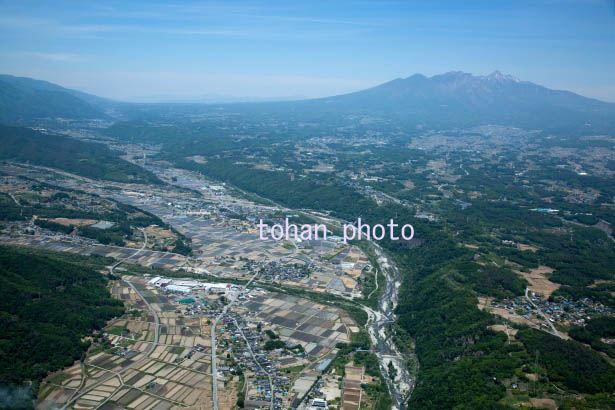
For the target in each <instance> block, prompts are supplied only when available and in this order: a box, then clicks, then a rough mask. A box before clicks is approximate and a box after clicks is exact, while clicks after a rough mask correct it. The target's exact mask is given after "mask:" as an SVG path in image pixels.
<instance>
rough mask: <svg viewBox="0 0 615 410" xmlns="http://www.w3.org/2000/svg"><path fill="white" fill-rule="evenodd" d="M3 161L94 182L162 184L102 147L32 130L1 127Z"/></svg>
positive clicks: (0, 156) (0, 139)
mask: <svg viewBox="0 0 615 410" xmlns="http://www.w3.org/2000/svg"><path fill="white" fill-rule="evenodd" d="M0 159H4V160H14V161H20V162H30V163H32V164H35V165H43V166H47V167H52V168H58V169H61V170H63V171H68V172H71V173H74V174H77V175H81V176H84V177H88V178H94V179H107V180H110V181H118V182H135V183H160V180H159V179H158V178H156V177H155V176H154V175H153V174H152V173H150V172H148V171H146V170H144V169H143V168H140V167H138V166H136V165H133V164H131V163H130V162H128V161H125V160H123V159H121V158H120V157H119V155H118V154H117V153H115V152H113V151H111V150H110V149H108V148H107V147H105V146H104V145H102V144H95V143H91V142H85V141H78V140H75V139H73V138H69V137H67V136H63V135H48V134H43V133H41V132H38V131H34V130H31V129H29V128H19V127H9V126H3V125H0Z"/></svg>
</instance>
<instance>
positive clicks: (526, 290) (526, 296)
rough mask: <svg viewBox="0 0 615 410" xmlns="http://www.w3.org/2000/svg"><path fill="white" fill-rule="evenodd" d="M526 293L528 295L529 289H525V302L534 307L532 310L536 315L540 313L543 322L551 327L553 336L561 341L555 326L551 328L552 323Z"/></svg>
mask: <svg viewBox="0 0 615 410" xmlns="http://www.w3.org/2000/svg"><path fill="white" fill-rule="evenodd" d="M528 293H529V288H525V298H526V299H527V301H528V302H530V303H531V304H532V306H534V308H535V309H536V310H537V311H538V313H540V316H542V318H543V319H544V320H545V322H547V323H548V324H549V326H551V330H553V334H554V335H555V336H557V337H559V338H560V339H563V337H562V335H561V334H560V333H559V332H558V331H557V329H556V328H555V326H553V322H551V321H550V320H549V318H548V317H547V315H545V314H544V312H543V311H542V310H540V308H539V307H538V306H536V304H535V303H534V301H533V300H532V298H531V297H530V295H529V294H528Z"/></svg>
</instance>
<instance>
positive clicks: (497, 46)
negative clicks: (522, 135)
mask: <svg viewBox="0 0 615 410" xmlns="http://www.w3.org/2000/svg"><path fill="white" fill-rule="evenodd" d="M613 10H615V8H614V6H613V2H612V1H608V0H563V1H555V0H552V1H547V0H545V1H539V2H530V1H525V2H520V3H515V4H514V5H513V4H512V3H505V2H502V3H493V2H487V1H470V2H465V3H463V4H458V3H457V2H452V1H451V2H444V3H442V4H437V5H436V4H432V3H431V2H423V1H418V2H417V1H415V2H395V1H392V2H384V3H383V2H370V1H361V2H335V3H331V2H313V3H310V4H303V3H293V2H268V3H267V4H266V5H265V4H262V3H258V2H251V1H239V2H233V3H228V2H194V1H189V2H181V3H177V4H172V3H167V2H164V1H156V2H132V3H130V4H123V3H121V2H108V3H105V4H88V5H84V4H83V3H81V2H75V1H59V2H54V3H53V4H49V3H46V2H40V1H23V2H19V3H13V2H2V3H0V11H1V12H2V17H0V33H2V36H3V38H4V39H5V41H3V43H2V44H1V45H0V56H2V58H1V59H0V72H3V73H7V74H12V75H17V76H25V77H32V78H36V79H41V80H46V81H50V82H53V83H56V84H60V85H62V86H65V87H68V88H74V89H77V90H81V91H85V92H89V93H92V94H95V95H99V96H101V97H107V98H112V99H116V100H122V101H131V100H133V101H134V100H148V99H150V100H151V98H152V97H155V96H165V98H167V99H171V100H191V99H199V98H203V97H205V98H208V96H223V97H224V98H234V99H245V98H248V99H265V100H272V99H296V98H298V97H301V98H315V97H326V96H331V95H336V94H343V93H347V92H352V91H357V90H361V89H365V88H369V87H372V86H375V85H378V84H381V83H384V82H387V81H390V80H393V79H395V78H400V77H401V78H405V77H408V76H410V75H412V74H415V73H421V74H424V75H426V76H432V75H436V74H441V73H444V72H448V71H464V72H470V73H472V74H474V75H486V74H489V73H490V72H492V71H494V70H499V71H501V72H502V73H505V74H511V75H514V76H515V77H518V78H520V79H522V80H525V81H531V82H533V83H536V84H540V85H543V86H546V87H549V88H553V89H563V90H570V91H573V92H576V93H579V94H581V95H584V96H587V97H592V98H597V99H600V100H603V101H611V102H614V101H615V69H614V67H615V14H614V12H613Z"/></svg>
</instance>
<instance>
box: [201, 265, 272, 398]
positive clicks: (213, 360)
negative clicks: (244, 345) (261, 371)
mask: <svg viewBox="0 0 615 410" xmlns="http://www.w3.org/2000/svg"><path fill="white" fill-rule="evenodd" d="M256 276H258V273H255V274H254V275H253V276H252V277H251V278H250V280H249V281H248V283H246V284H245V285H243V287H242V291H243V290H245V289H246V288H247V287H248V286H250V285H251V284H252V282H253V281H254V279H255V278H256ZM234 303H235V298H234V297H233V299H232V300H230V301H229V303H228V304H227V305H226V306H224V308H223V309H222V312H220V314H219V315H218V316H217V317H216V320H214V323H213V324H212V325H211V379H212V380H211V383H212V389H211V391H212V400H213V402H214V410H218V364H217V356H216V326H218V322H219V321H220V319H222V318H223V317H224V315H225V314H226V312H227V311H228V310H229V308H230V307H231V306H232V305H233V304H234ZM238 327H239V326H238ZM241 334H242V335H243V331H242V332H241ZM244 339H245V336H244ZM246 342H247V340H246ZM248 346H250V344H249V343H248ZM250 351H252V349H251V348H250ZM269 383H270V384H271V385H272V386H273V384H272V382H271V378H269ZM271 393H272V394H271V408H272V409H273V388H272V390H271Z"/></svg>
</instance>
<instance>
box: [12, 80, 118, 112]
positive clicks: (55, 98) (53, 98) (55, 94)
mask: <svg viewBox="0 0 615 410" xmlns="http://www.w3.org/2000/svg"><path fill="white" fill-rule="evenodd" d="M103 101H104V99H102V98H99V97H96V96H94V95H91V94H87V93H83V92H80V91H76V90H71V89H68V88H64V87H61V86H59V85H56V84H53V83H50V82H47V81H42V80H34V79H32V78H27V77H15V76H12V75H0V122H1V123H11V124H13V123H24V124H25V123H29V122H30V121H33V120H36V119H41V118H57V117H61V118H73V119H86V118H105V117H106V115H105V114H104V112H103V111H102V110H101V109H100V108H99V107H95V106H94V105H93V104H95V103H98V104H100V103H102V102H103Z"/></svg>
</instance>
